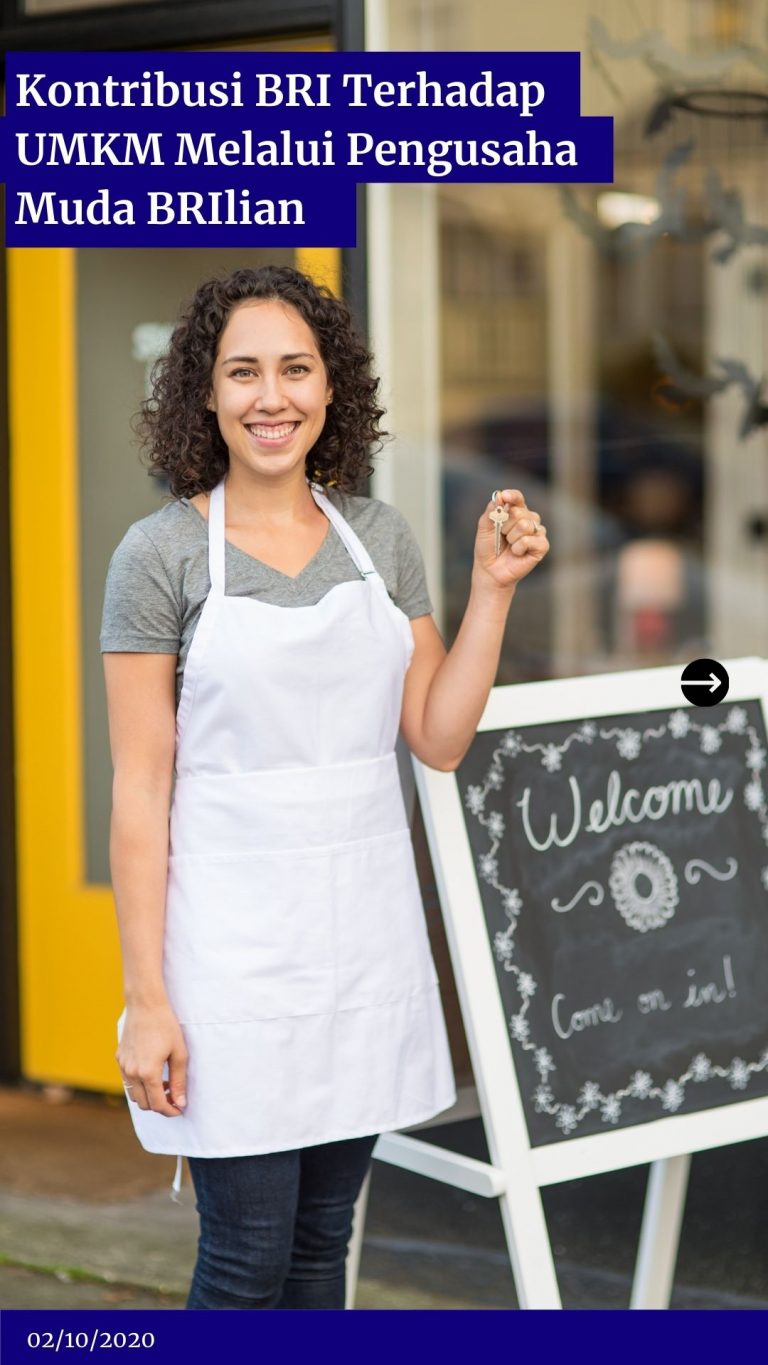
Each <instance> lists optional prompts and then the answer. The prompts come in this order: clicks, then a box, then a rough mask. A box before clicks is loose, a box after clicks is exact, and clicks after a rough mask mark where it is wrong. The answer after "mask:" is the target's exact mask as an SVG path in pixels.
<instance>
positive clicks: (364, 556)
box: [309, 483, 378, 578]
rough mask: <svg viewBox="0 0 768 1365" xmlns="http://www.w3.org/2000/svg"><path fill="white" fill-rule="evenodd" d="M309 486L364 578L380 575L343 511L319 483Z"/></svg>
mask: <svg viewBox="0 0 768 1365" xmlns="http://www.w3.org/2000/svg"><path fill="white" fill-rule="evenodd" d="M309 486H310V489H311V490H312V496H313V498H314V499H315V502H316V503H317V504H318V506H319V507H321V508H322V510H323V511H324V512H325V515H326V516H327V518H328V520H329V521H330V523H331V525H332V526H333V527H334V529H335V530H336V531H337V532H338V535H339V538H340V540H341V541H342V542H343V544H344V546H345V547H346V549H347V550H348V552H349V554H350V555H351V557H352V559H353V560H354V562H355V565H356V567H357V568H358V569H359V571H360V573H361V574H362V576H363V578H370V577H371V576H372V575H375V576H376V577H378V570H377V569H376V567H375V565H374V563H373V560H372V559H371V556H370V555H369V553H368V551H367V550H366V548H365V546H364V545H363V542H362V541H361V540H360V539H359V537H358V536H357V535H355V532H354V531H353V530H352V527H351V526H350V525H349V522H347V521H345V520H344V517H343V516H342V515H341V512H340V511H339V510H338V508H337V507H334V505H333V503H332V502H331V500H330V498H328V497H326V495H325V493H324V492H323V489H322V486H321V485H320V484H319V483H310V485H309Z"/></svg>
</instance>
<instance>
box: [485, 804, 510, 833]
mask: <svg viewBox="0 0 768 1365" xmlns="http://www.w3.org/2000/svg"><path fill="white" fill-rule="evenodd" d="M485 823H486V825H487V827H488V833H489V834H490V836H491V838H492V839H503V838H504V830H505V828H506V826H505V824H504V816H503V815H502V813H501V811H500V810H492V811H491V813H490V815H489V816H488V819H487V820H486V822H485Z"/></svg>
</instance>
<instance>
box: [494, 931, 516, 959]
mask: <svg viewBox="0 0 768 1365" xmlns="http://www.w3.org/2000/svg"><path fill="white" fill-rule="evenodd" d="M493 951H494V952H495V954H496V956H497V958H498V960H499V962H510V961H511V960H512V958H513V956H514V952H515V945H514V944H513V942H512V940H511V938H509V937H508V935H507V934H505V932H504V930H503V929H500V930H499V932H498V933H497V935H496V937H495V938H494V940H493Z"/></svg>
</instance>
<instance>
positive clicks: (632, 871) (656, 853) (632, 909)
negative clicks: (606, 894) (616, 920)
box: [608, 841, 678, 934]
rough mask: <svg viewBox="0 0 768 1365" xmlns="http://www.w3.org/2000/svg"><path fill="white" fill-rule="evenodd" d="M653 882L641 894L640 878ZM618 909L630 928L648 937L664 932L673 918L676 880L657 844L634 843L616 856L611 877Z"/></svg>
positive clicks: (626, 846)
mask: <svg viewBox="0 0 768 1365" xmlns="http://www.w3.org/2000/svg"><path fill="white" fill-rule="evenodd" d="M639 877H642V878H643V879H644V880H647V881H648V882H650V887H651V889H650V891H649V892H648V893H647V895H642V894H641V891H640V889H639V888H638V878H639ZM608 885H609V887H610V888H611V895H612V896H613V899H614V902H615V905H616V909H617V910H618V912H619V914H620V915H621V917H622V919H623V920H624V921H625V923H626V924H628V925H629V927H630V929H637V931H638V933H641V934H645V933H647V931H648V930H649V929H661V928H663V926H664V925H665V924H666V923H667V921H668V920H669V919H670V918H671V917H672V915H674V913H675V906H676V905H677V902H678V892H677V877H676V876H675V869H674V868H673V866H672V864H671V862H670V861H669V858H668V857H667V855H666V853H662V852H661V849H658V848H656V845H655V844H648V843H644V842H642V841H635V842H634V843H631V844H624V845H623V846H622V847H621V848H620V849H619V850H618V852H617V853H615V854H614V857H613V862H612V863H611V871H610V875H609V877H608Z"/></svg>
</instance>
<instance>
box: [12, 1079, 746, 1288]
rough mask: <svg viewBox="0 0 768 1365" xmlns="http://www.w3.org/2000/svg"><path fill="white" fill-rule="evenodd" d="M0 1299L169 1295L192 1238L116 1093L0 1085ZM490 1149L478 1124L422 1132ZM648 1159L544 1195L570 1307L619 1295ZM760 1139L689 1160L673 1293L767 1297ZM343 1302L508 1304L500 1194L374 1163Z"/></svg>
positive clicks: (169, 1163)
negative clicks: (469, 1190) (356, 1270)
mask: <svg viewBox="0 0 768 1365" xmlns="http://www.w3.org/2000/svg"><path fill="white" fill-rule="evenodd" d="M0 1132H2V1141H1V1142H0V1308H181V1307H183V1304H184V1299H185V1296H186V1291H187V1287H188V1284H189V1280H190V1276H191V1273H192V1267H193V1264H194V1259H195V1249H196V1240H197V1215H196V1212H195V1204H194V1191H193V1189H192V1185H191V1183H190V1180H189V1172H188V1170H187V1167H186V1165H185V1166H184V1183H183V1185H182V1190H181V1198H182V1201H183V1202H182V1203H181V1204H176V1203H174V1202H173V1201H172V1200H171V1198H170V1195H169V1190H170V1183H171V1180H172V1178H173V1173H174V1167H175V1160H174V1158H173V1157H158V1156H153V1155H150V1154H149V1153H147V1152H144V1151H143V1149H142V1148H141V1147H140V1146H139V1144H138V1142H137V1140H136V1138H135V1136H134V1132H133V1128H132V1126H131V1122H130V1119H129V1116H128V1114H127V1111H126V1108H125V1103H124V1101H123V1100H122V1098H102V1097H98V1096H80V1095H76V1096H69V1095H68V1094H67V1093H66V1092H58V1093H57V1092H56V1091H54V1090H52V1091H49V1092H48V1093H47V1094H46V1093H44V1092H42V1091H40V1090H38V1089H37V1088H32V1087H24V1088H20V1089H12V1088H9V1087H5V1088H2V1087H0ZM423 1136H424V1137H425V1138H426V1139H427V1140H428V1141H436V1142H439V1143H441V1144H443V1145H445V1146H449V1147H453V1148H454V1149H456V1150H462V1151H466V1152H467V1153H468V1154H469V1155H472V1156H476V1157H479V1158H480V1159H487V1152H486V1150H485V1144H484V1138H483V1134H482V1128H481V1125H480V1123H479V1121H477V1120H472V1121H470V1122H467V1123H463V1124H455V1125H452V1126H451V1127H450V1128H449V1127H448V1126H446V1127H444V1128H441V1129H439V1130H433V1131H432V1132H431V1133H430V1132H428V1131H427V1130H423ZM645 1177H646V1171H645V1169H644V1168H635V1169H633V1170H629V1171H621V1172H614V1173H612V1174H609V1175H604V1176H597V1177H594V1178H593V1179H591V1180H581V1181H572V1182H570V1183H568V1184H567V1185H560V1186H555V1187H553V1188H552V1189H549V1190H546V1191H544V1203H545V1209H546V1212H547V1217H548V1223H549V1227H550V1232H551V1236H552V1242H553V1248H554V1253H555V1258H556V1264H557V1270H558V1276H559V1280H560V1285H561V1290H562V1295H563V1302H564V1305H565V1306H566V1307H572V1308H576V1307H581V1308H622V1307H626V1306H627V1303H628V1300H629V1291H630V1281H631V1275H632V1269H633V1264H634V1257H635V1251H636V1245H637V1237H638V1233H639V1226H640V1218H641V1214H642V1201H643V1196H644V1189H645ZM767 1222H768V1140H761V1141H759V1142H752V1143H745V1144H741V1145H740V1146H739V1147H734V1148H730V1149H722V1150H720V1151H717V1152H710V1153H702V1154H701V1155H699V1156H697V1157H695V1158H694V1161H693V1171H692V1178H691V1188H690V1193H689V1199H688V1206H687V1209H686V1217H685V1223H684V1227H683V1238H682V1243H681V1248H680V1258H679V1263H678V1274H677V1278H676V1290H675V1296H674V1298H673V1304H672V1306H673V1307H678V1308H706V1307H712V1308H716V1307H720V1308H744V1309H746V1308H763V1309H765V1308H768V1241H767V1239H766V1237H765V1227H766V1223H767ZM356 1306H357V1308H360V1309H372V1308H400V1309H402V1308H513V1307H515V1306H516V1300H515V1294H514V1287H513V1282H512V1274H511V1270H510V1267H509V1260H508V1256H507V1251H506V1244H505V1241H504V1236H503V1232H502V1226H501V1218H500V1215H499V1210H498V1207H497V1206H496V1204H495V1202H494V1201H493V1200H484V1199H479V1198H475V1197H473V1196H470V1195H467V1194H465V1193H464V1192H463V1191H461V1190H455V1189H452V1188H450V1187H448V1186H444V1185H438V1184H437V1183H436V1182H434V1181H429V1180H426V1179H424V1178H422V1177H419V1176H416V1175H412V1174H411V1173H409V1172H407V1171H400V1170H397V1169H396V1168H394V1167H392V1166H388V1165H385V1164H384V1163H382V1162H378V1161H376V1162H374V1167H373V1176H372V1180H371V1189H370V1196H369V1201H368V1213H367V1218H366V1226H365V1238H364V1243H363V1253H362V1259H361V1265H360V1280H359V1285H358V1294H357V1304H356Z"/></svg>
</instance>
